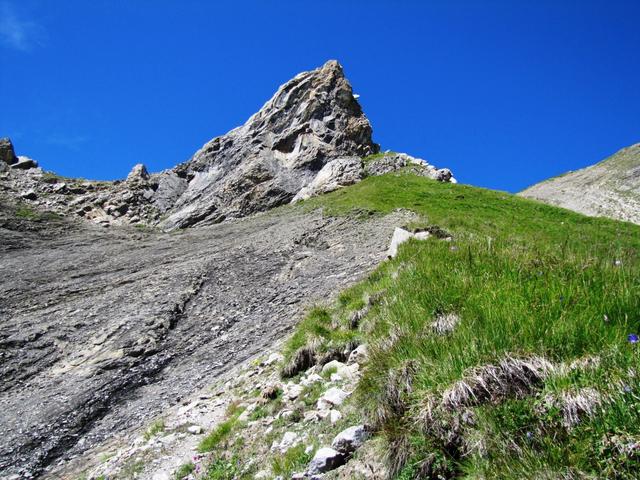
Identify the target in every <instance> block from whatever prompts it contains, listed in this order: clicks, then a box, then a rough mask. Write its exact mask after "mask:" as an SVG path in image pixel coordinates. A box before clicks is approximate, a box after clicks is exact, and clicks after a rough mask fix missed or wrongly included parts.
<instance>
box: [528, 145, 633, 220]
mask: <svg viewBox="0 0 640 480" xmlns="http://www.w3.org/2000/svg"><path fill="white" fill-rule="evenodd" d="M519 195H521V196H523V197H528V198H533V199H536V200H541V201H543V202H546V203H550V204H552V205H558V206H560V207H564V208H568V209H569V210H574V211H576V212H580V213H583V214H585V215H589V216H598V217H611V218H615V219H617V220H625V221H628V222H633V223H640V143H637V144H635V145H632V146H630V147H627V148H623V149H622V150H620V151H619V152H616V153H615V154H614V155H612V156H611V157H609V158H607V159H605V160H603V161H602V162H600V163H597V164H596V165H592V166H590V167H586V168H583V169H581V170H576V171H575V172H568V173H565V174H564V175H561V176H559V177H554V178H550V179H549V180H545V181H543V182H541V183H538V184H536V185H533V186H531V187H529V188H527V189H526V190H523V191H522V192H520V193H519Z"/></svg>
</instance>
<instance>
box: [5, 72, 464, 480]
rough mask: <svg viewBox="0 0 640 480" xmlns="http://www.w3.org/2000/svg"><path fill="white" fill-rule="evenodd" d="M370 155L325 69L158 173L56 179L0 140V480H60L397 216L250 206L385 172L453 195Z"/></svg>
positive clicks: (188, 388) (239, 352)
mask: <svg viewBox="0 0 640 480" xmlns="http://www.w3.org/2000/svg"><path fill="white" fill-rule="evenodd" d="M378 150H379V149H378V146H377V145H376V144H375V143H373V141H372V139H371V126H370V124H369V122H368V120H367V119H366V117H365V116H364V114H363V112H362V110H361V108H360V105H359V104H358V102H357V100H356V99H355V97H354V95H353V93H352V90H351V86H350V85H349V83H348V81H347V80H346V79H345V77H344V74H343V70H342V67H341V66H340V65H339V64H338V63H337V62H335V61H330V62H328V63H326V64H325V65H324V66H323V67H321V68H319V69H317V70H314V71H311V72H305V73H302V74H300V75H298V76H296V77H295V78H294V79H292V80H291V81H289V82H287V83H286V84H285V85H283V86H282V87H281V88H280V89H279V90H278V92H277V93H276V94H275V96H274V97H273V98H272V99H271V100H270V101H268V102H267V103H266V104H265V106H264V107H263V108H262V109H261V110H260V111H259V112H258V113H257V114H255V115H254V116H252V117H251V118H250V119H249V120H248V121H247V123H246V124H245V125H243V126H242V127H239V128H236V129H234V130H232V131H230V132H229V133H228V134H226V135H223V136H221V137H218V138H215V139H213V140H212V141H211V142H209V143H207V144H206V145H205V146H204V147H203V148H202V149H201V150H199V151H198V152H197V153H196V154H195V155H194V156H193V158H192V159H190V160H189V161H187V162H185V163H183V164H180V165H178V166H177V167H175V168H173V169H171V170H167V171H164V172H160V173H152V174H150V173H149V172H147V169H146V168H145V167H144V166H143V165H136V166H135V167H134V168H133V169H132V171H131V173H130V174H129V175H128V177H127V178H126V179H125V180H121V181H114V182H104V181H91V180H84V179H74V178H65V177H61V176H58V175H56V174H54V173H52V172H47V171H44V170H43V169H42V168H41V167H39V166H38V164H37V162H35V161H34V160H31V159H29V158H27V157H20V156H17V155H16V153H15V151H14V147H13V145H12V143H11V141H10V140H9V139H2V140H1V141H0V255H1V260H2V261H1V262H0V275H1V277H2V280H0V358H1V359H2V361H1V363H0V372H1V373H0V375H1V377H2V383H1V385H0V407H1V408H0V431H2V432H3V438H2V440H1V441H0V472H1V474H0V478H2V479H3V480H4V479H5V478H9V479H19V478H34V477H39V476H41V475H43V474H45V475H46V473H47V472H50V475H52V477H51V478H73V477H69V476H68V474H65V473H60V472H61V471H62V470H64V465H65V464H66V463H67V462H68V461H70V460H72V459H74V458H76V459H78V458H82V457H81V456H80V455H82V453H83V452H84V451H86V450H88V449H92V448H94V447H96V446H99V445H101V444H103V442H104V441H106V440H107V439H114V438H117V437H118V435H125V434H126V433H127V432H129V431H131V430H132V429H134V430H135V429H137V428H140V427H141V426H144V425H145V424H146V422H147V421H148V419H149V418H152V417H153V416H154V415H156V414H158V413H159V412H162V411H164V410H165V409H167V408H169V407H170V406H172V405H176V404H178V403H179V402H180V401H181V400H183V399H184V398H189V396H190V395H194V394H195V393H196V392H197V391H199V389H201V388H203V387H206V386H207V385H210V384H212V383H213V382H214V381H215V380H216V379H217V378H219V376H220V375H221V374H222V373H223V372H225V371H228V370H230V369H232V368H233V367H235V366H237V365H239V364H240V363H242V362H243V361H245V360H246V359H247V358H250V357H251V356H252V355H255V354H258V353H260V352H262V351H264V350H265V349H266V348H268V347H269V346H271V345H273V344H274V343H276V342H278V341H280V340H282V339H283V338H284V336H285V335H286V333H287V332H288V331H289V329H290V328H291V327H292V325H293V324H294V323H295V321H296V320H297V319H298V318H299V316H300V315H301V313H302V312H303V311H304V310H305V309H306V308H307V307H308V305H310V304H312V303H313V302H315V301H320V300H321V299H324V298H327V297H330V296H331V295H333V294H335V293H337V292H338V291H339V290H340V289H341V288H343V287H344V286H345V285H348V284H350V283H352V282H354V281H356V280H357V279H359V278H361V277H362V276H363V275H365V274H366V272H368V271H370V270H371V269H372V268H373V267H374V266H375V265H376V264H377V263H378V262H380V261H381V260H382V259H383V258H384V257H385V250H386V246H387V244H388V241H389V239H390V238H391V235H392V232H393V230H394V228H395V227H397V226H398V225H402V224H406V223H408V222H410V221H412V220H414V219H415V218H414V217H415V216H414V215H413V214H411V213H410V212H407V211H398V212H394V213H392V214H390V215H386V216H379V215H368V214H367V213H366V212H355V213H354V215H352V216H349V217H346V218H334V217H326V216H324V215H323V214H322V212H321V211H312V210H309V209H307V208H305V206H304V205H302V206H299V205H295V206H291V207H287V208H284V209H280V210H276V211H273V212H266V211H267V210H269V209H271V208H273V207H276V206H281V205H285V204H290V203H297V202H300V201H301V200H304V199H308V198H310V197H313V196H316V195H320V194H323V193H326V192H330V191H332V190H335V189H338V188H342V187H344V186H347V185H351V184H354V183H358V182H360V181H362V180H363V179H365V178H366V177H369V176H375V175H381V174H385V173H390V172H398V171H400V170H402V171H411V172H413V173H414V174H417V175H420V176H422V177H427V178H431V179H436V180H439V181H441V182H455V179H453V177H452V175H451V172H450V171H449V170H447V169H436V168H435V167H433V166H431V165H429V164H428V163H427V162H425V161H424V160H420V159H416V158H414V157H411V156H409V155H406V154H399V153H394V152H385V153H379V152H378ZM260 212H265V213H260ZM258 213H260V214H258ZM104 227H109V228H104ZM187 227H190V228H187ZM194 227H197V228H194ZM79 456H80V457H79ZM54 465H55V472H56V473H51V472H53V471H54V470H53V469H54ZM61 469H62V470H61ZM124 478H129V477H124Z"/></svg>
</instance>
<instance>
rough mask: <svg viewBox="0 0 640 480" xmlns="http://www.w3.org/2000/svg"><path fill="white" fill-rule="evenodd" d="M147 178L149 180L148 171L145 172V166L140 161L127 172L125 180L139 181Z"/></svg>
mask: <svg viewBox="0 0 640 480" xmlns="http://www.w3.org/2000/svg"><path fill="white" fill-rule="evenodd" d="M147 180H149V172H147V167H145V166H144V165H143V164H142V163H138V164H136V165H134V167H133V168H132V169H131V171H130V172H129V175H127V182H141V181H147Z"/></svg>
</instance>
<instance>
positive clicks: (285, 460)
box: [271, 443, 313, 478]
mask: <svg viewBox="0 0 640 480" xmlns="http://www.w3.org/2000/svg"><path fill="white" fill-rule="evenodd" d="M305 448H306V447H305V445H304V444H302V443H301V444H299V445H296V446H295V447H292V448H290V449H289V450H287V451H286V452H285V453H284V454H282V455H277V456H274V457H273V458H272V459H271V471H272V472H273V474H274V475H276V476H278V475H280V476H282V477H283V478H291V474H292V473H296V472H299V471H302V470H304V468H305V466H306V465H307V463H309V461H310V460H311V458H312V457H313V455H312V454H311V453H305Z"/></svg>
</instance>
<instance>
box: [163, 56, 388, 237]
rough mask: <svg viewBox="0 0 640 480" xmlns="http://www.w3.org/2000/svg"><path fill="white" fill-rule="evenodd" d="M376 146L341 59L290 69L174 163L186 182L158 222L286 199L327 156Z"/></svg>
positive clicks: (243, 211)
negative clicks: (260, 100)
mask: <svg viewBox="0 0 640 480" xmlns="http://www.w3.org/2000/svg"><path fill="white" fill-rule="evenodd" d="M377 150H378V146H377V145H376V144H374V143H373V141H372V139H371V125H370V124H369V121H368V120H367V118H366V117H365V115H364V113H363V112H362V109H361V108H360V105H359V104H358V102H357V100H356V99H355V98H354V96H353V91H352V89H351V85H350V84H349V82H348V81H347V79H346V78H345V76H344V73H343V70H342V67H341V66H340V64H339V63H338V62H336V61H334V60H331V61H329V62H327V63H326V64H325V65H323V66H322V67H321V68H319V69H317V70H313V71H310V72H304V73H301V74H299V75H297V76H296V77H295V78H293V79H292V80H290V81H289V82H287V83H286V84H284V85H283V86H282V87H280V89H279V90H278V91H277V92H276V94H275V95H274V96H273V98H272V99H271V100H269V101H268V102H267V103H266V104H265V105H264V107H262V109H261V110H260V111H259V112H258V113H256V114H255V115H253V116H252V117H251V118H250V119H249V120H248V121H247V122H246V123H245V124H244V125H243V126H241V127H239V128H236V129H234V130H232V131H230V132H229V133H227V134H226V135H223V136H221V137H217V138H215V139H213V140H212V141H210V142H209V143H207V144H206V145H205V146H204V147H202V149H200V150H199V151H198V152H197V153H196V154H195V155H194V157H193V158H192V159H191V160H189V161H188V162H186V163H184V164H182V165H179V166H178V167H176V168H175V169H174V172H175V173H176V174H177V175H178V176H179V177H181V178H185V179H186V180H187V181H188V185H187V188H186V189H185V191H184V192H183V193H182V195H180V197H179V198H178V200H177V201H176V204H175V205H174V206H173V207H172V208H171V210H170V212H169V217H168V218H167V219H166V220H165V221H164V222H163V223H162V225H163V226H164V227H167V228H174V227H186V226H191V225H196V224H200V223H215V222H218V221H222V220H224V219H225V218H229V217H241V216H245V215H248V214H250V213H253V212H256V211H261V210H266V209H268V208H272V207H275V206H278V205H281V204H283V203H287V202H289V201H291V199H292V198H293V197H294V196H295V195H296V193H298V191H299V190H300V189H301V188H303V187H304V186H305V185H307V184H308V183H310V182H311V181H312V180H313V179H314V178H315V176H316V174H317V173H318V172H319V171H320V170H321V169H322V167H323V166H324V165H325V164H327V162H329V161H330V160H332V159H335V158H339V157H349V156H358V157H363V156H366V155H369V154H371V153H375V152H377Z"/></svg>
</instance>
